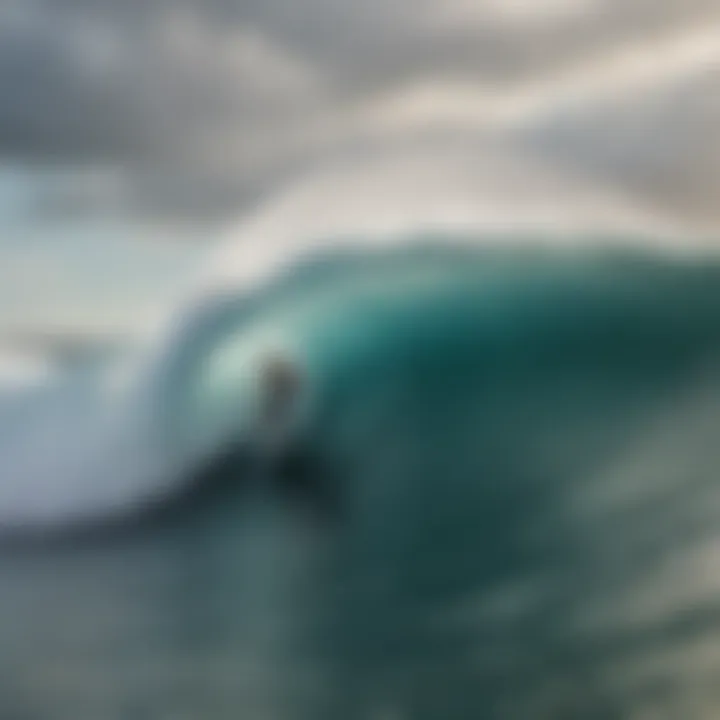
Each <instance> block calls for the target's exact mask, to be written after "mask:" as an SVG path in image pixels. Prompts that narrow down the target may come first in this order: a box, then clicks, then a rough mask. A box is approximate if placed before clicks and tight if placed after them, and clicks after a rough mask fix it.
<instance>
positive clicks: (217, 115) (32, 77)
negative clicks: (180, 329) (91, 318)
mask: <svg viewBox="0 0 720 720" xmlns="http://www.w3.org/2000/svg"><path fill="white" fill-rule="evenodd" d="M714 5H716V4H715V2H714V0H602V1H600V0H535V1H534V2H533V1H532V0H526V1H525V2H522V3H521V2H512V1H511V0H508V2H499V0H486V1H485V2H483V3H478V2H469V0H444V1H443V2H437V0H365V2H362V3H360V2H351V1H350V0H122V1H121V0H6V2H5V3H3V5H2V6H1V7H0V97H1V98H2V102H0V158H6V159H7V158H12V159H14V160H15V161H17V162H21V163H28V162H33V161H34V162H40V163H44V164H47V163H49V162H55V163H64V164H69V165H72V164H78V163H88V164H100V165H102V164H106V165H113V166H122V168H123V177H124V179H125V182H126V187H125V188H124V190H123V192H119V193H117V197H118V198H121V202H122V204H123V206H127V207H129V208H132V211H133V212H162V213H169V214H180V213H184V214H186V215H191V216H193V215H198V216H199V215H205V216H207V215H211V216H215V215H218V214H221V213H223V212H224V211H227V210H229V209H232V210H233V211H234V210H236V209H238V208H240V207H242V206H243V205H244V204H250V203H252V202H254V201H255V200H256V199H257V198H258V197H260V196H261V195H262V194H263V193H264V192H265V191H266V190H267V189H268V188H271V187H274V186H275V185H276V184H277V183H278V182H281V181H283V180H286V179H288V178H290V177H292V176H293V174H295V173H297V172H299V171H300V170H303V169H305V168H307V167H310V166H311V165H312V163H313V162H315V161H318V160H321V159H323V158H325V157H328V156H330V155H332V154H333V153H335V152H339V151H342V150H343V149H347V148H352V147H355V146H357V145H358V143H360V144H361V143H362V142H367V141H368V140H370V139H373V138H377V137H380V139H382V140H383V141H386V140H387V137H386V136H387V132H388V130H387V127H385V125H383V123H382V122H378V120H377V118H378V117H379V114H382V113H385V115H386V116H388V117H389V115H390V114H392V113H394V112H396V111H397V107H396V106H397V105H398V102H397V99H398V98H399V99H400V100H402V102H405V105H404V106H403V108H404V109H402V112H403V113H405V116H406V119H407V116H408V113H409V114H410V115H412V114H413V113H414V112H415V110H414V107H415V106H414V105H412V103H410V104H408V103H407V102H406V99H407V96H408V92H410V93H411V91H412V90H413V88H415V87H417V86H422V87H425V86H432V87H434V88H449V89H450V92H449V93H448V92H446V93H445V94H444V95H443V93H440V94H439V95H438V98H436V99H434V100H432V99H431V102H432V103H434V105H435V106H436V108H437V109H438V110H440V111H441V110H442V108H443V103H444V102H445V101H446V98H447V96H448V94H450V95H452V89H453V88H455V87H457V86H458V84H460V85H464V86H465V87H472V88H475V89H476V90H477V91H478V92H479V93H484V94H485V95H488V94H493V93H494V94H496V95H497V96H498V97H501V96H503V95H507V94H510V95H512V94H513V93H515V94H517V93H518V92H520V93H522V90H523V88H525V87H526V86H527V87H530V88H532V87H533V86H534V85H537V84H538V79H539V78H540V79H542V78H543V77H552V76H554V75H560V76H561V75H563V73H566V72H567V71H568V70H572V68H574V67H576V66H579V65H580V66H581V65H582V64H583V63H584V62H586V61H587V60H588V58H597V57H599V58H602V56H603V54H604V53H610V54H612V52H613V51H614V50H615V48H617V47H621V46H624V45H628V46H632V44H633V43H636V42H637V43H643V42H648V41H653V40H655V39H658V41H659V40H661V39H662V38H664V37H666V36H671V35H672V34H673V33H682V32H683V31H684V29H685V28H692V27H695V26H698V25H702V24H703V23H705V22H706V21H707V19H708V18H712V13H713V12H715V11H716V8H714V7H713V6H714ZM706 82H707V83H709V90H708V87H703V88H700V87H699V85H698V86H697V87H696V86H695V85H693V86H691V87H689V88H688V89H687V90H686V91H684V92H685V93H686V94H685V95H682V91H681V90H679V89H677V88H671V89H670V90H667V89H663V90H661V91H655V92H656V94H655V95H654V96H653V97H652V98H650V100H649V101H647V102H646V101H645V99H644V97H633V98H627V99H625V100H623V102H622V103H619V104H618V103H614V104H613V103H611V104H610V105H608V106H606V107H604V109H602V111H597V112H596V113H595V111H593V112H594V113H595V114H593V115H592V116H591V117H585V116H582V115H580V116H579V117H569V116H564V117H561V118H560V121H558V120H557V118H551V120H547V119H545V120H544V121H543V122H541V123H540V124H539V126H538V127H536V128H535V127H533V128H530V131H529V132H528V133H526V134H527V137H526V136H524V135H523V136H521V137H520V140H521V141H529V144H530V146H531V147H532V148H533V149H534V150H539V151H540V152H542V153H544V154H545V155H546V156H547V157H549V158H550V159H551V160H552V161H557V162H562V163H565V164H569V165H571V166H572V167H573V169H574V170H577V169H578V168H579V169H580V170H581V171H587V173H588V174H589V175H593V176H596V177H597V178H598V179H600V180H602V181H603V182H605V181H608V182H613V183H620V184H622V183H625V184H626V185H627V187H628V190H629V191H632V192H638V193H640V194H646V195H650V196H652V197H653V198H655V197H657V198H661V197H662V198H664V197H666V195H667V190H666V188H663V187H660V184H659V182H658V181H657V174H656V172H655V171H656V169H657V167H658V163H660V164H662V163H665V164H664V165H663V168H664V170H663V172H677V173H679V175H678V177H680V178H685V180H684V181H683V183H678V186H679V185H680V184H682V186H683V188H685V189H684V190H683V192H684V194H685V195H687V196H688V197H687V198H685V199H683V198H682V197H680V196H681V195H682V194H683V192H680V191H678V192H677V193H676V195H677V197H678V203H681V204H682V203H684V204H687V203H690V204H692V203H695V204H702V207H703V208H704V207H705V204H704V201H702V200H700V199H699V198H700V193H699V191H698V190H697V189H695V188H696V186H698V185H699V180H698V178H701V177H702V178H704V179H705V178H707V177H714V174H713V170H714V157H713V156H712V155H703V154H702V153H698V152H696V151H695V150H694V149H693V150H692V152H690V153H688V152H686V151H685V150H686V148H685V147H684V146H683V144H682V142H677V136H678V135H680V136H682V137H687V138H688V142H690V141H691V142H692V143H694V144H698V143H699V144H700V145H701V144H702V141H701V140H699V139H698V138H708V140H710V139H713V138H714V137H715V136H714V134H713V132H714V131H713V129H712V128H713V126H712V123H711V122H710V120H714V119H715V118H716V115H715V114H714V110H713V109H712V107H708V106H707V104H703V103H702V102H701V100H700V99H699V98H702V96H703V95H704V94H707V92H708V91H710V92H712V90H713V89H714V88H717V78H716V76H713V77H711V78H710V80H707V81H706ZM550 84H552V83H550ZM411 94H412V93H411ZM433 97H434V96H433ZM681 97H682V100H679V99H678V98H681ZM444 98H445V99H444ZM653 98H654V99H653ZM658 98H659V99H658ZM663 98H665V99H663ZM402 102H401V103H400V105H402ZM668 102H673V103H675V102H682V103H683V104H685V105H686V106H687V108H688V109H687V111H686V112H684V113H682V112H680V113H677V112H669V111H668V109H667V107H665V106H664V105H663V103H666V104H667V103H668ZM393 108H395V109H393ZM408 108H409V109H408ZM440 115H441V116H442V112H440ZM393 122H394V121H393ZM413 122H414V121H413V119H412V117H410V119H409V120H408V121H407V122H406V123H405V125H404V126H402V132H404V133H408V134H412V133H416V132H422V131H424V130H426V129H427V127H426V125H427V123H426V121H425V120H424V119H423V117H422V112H420V116H419V117H418V120H417V122H415V125H416V126H417V127H415V126H414V125H413ZM431 124H432V125H433V126H432V128H431V130H432V131H433V132H435V131H443V130H447V131H448V132H452V131H453V124H452V122H449V123H448V127H447V128H443V126H442V122H441V121H438V120H437V119H436V120H434V121H433V123H431ZM648 124H649V125H651V126H652V127H653V128H654V130H653V133H654V134H653V137H655V138H657V137H659V134H661V133H665V134H671V135H673V137H675V138H676V140H675V141H674V145H673V147H675V148H676V151H675V152H674V153H670V152H668V151H667V150H666V149H661V146H662V143H660V144H658V142H651V141H649V140H647V141H646V142H643V141H638V142H636V140H637V135H638V134H640V135H642V128H643V127H646V126H647V125H648ZM390 125H392V123H390ZM480 125H482V123H480ZM715 126H717V124H716V125H715ZM615 128H617V134H615ZM633 128H634V129H633ZM464 130H465V131H467V128H464ZM493 131H497V128H495V130H493ZM392 132H400V131H399V130H397V129H396V130H393V131H391V134H392ZM478 132H486V129H484V128H478ZM603 137H605V138H606V140H605V141H603ZM598 139H599V141H600V142H599V144H598V142H597V141H598ZM603 142H605V145H607V144H608V143H610V145H611V146H612V148H614V149H615V150H616V152H609V153H605V152H594V151H593V150H592V148H593V147H601V146H602V144H603ZM694 147H695V145H693V148H694ZM612 148H611V149H612ZM693 158H694V159H693ZM663 193H665V194H663ZM119 202H120V201H119Z"/></svg>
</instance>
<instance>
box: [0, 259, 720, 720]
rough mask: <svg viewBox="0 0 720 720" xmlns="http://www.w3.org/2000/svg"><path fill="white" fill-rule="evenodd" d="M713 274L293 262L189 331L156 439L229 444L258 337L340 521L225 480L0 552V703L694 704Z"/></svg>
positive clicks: (719, 354) (715, 382)
mask: <svg viewBox="0 0 720 720" xmlns="http://www.w3.org/2000/svg"><path fill="white" fill-rule="evenodd" d="M719 280H720V267H715V266H713V265H709V264H701V263H697V264H694V263H692V262H689V261H684V262H680V261H670V260H661V259H658V258H651V257H646V256H643V255H628V254H622V253H600V252H598V253H596V254H593V255H590V254H582V253H574V254H569V253H560V252H549V251H548V252H542V251H537V250H532V251H531V250H519V251H512V252H509V251H500V250H488V249H486V250H470V249H468V248H455V249H452V248H449V247H444V248H442V249H438V248H433V247H432V245H428V246H425V247H421V248H420V249H414V250H412V251H409V250H398V251H393V252H384V253H376V254H372V255H371V254H364V255H362V254H357V255H354V256H343V255H341V256H334V257H330V258H325V259H320V260H316V261H313V262H308V263H307V264H305V265H304V266H301V267H299V268H296V269H295V270H294V271H293V272H291V273H289V274H288V275H287V276H285V277H283V278H280V279H278V281H277V282H276V283H275V284H274V285H271V286H269V287H268V288H267V289H266V290H265V292H264V293H262V294H260V295H258V296H256V297H255V298H254V299H253V300H252V301H248V300H247V299H246V298H242V299H233V298H230V299H228V300H225V301H223V302H222V303H221V304H220V305H219V306H214V307H213V309H212V310H208V311H206V312H201V313H199V314H198V317H197V318H196V319H195V321H194V326H193V325H192V324H191V327H194V329H193V331H192V332H191V333H190V337H191V338H192V342H189V343H188V344H187V345H183V346H182V347H181V349H180V351H178V352H177V353H175V354H174V355H173V356H172V358H171V360H172V362H170V364H169V365H168V367H169V369H170V371H169V372H168V376H167V382H166V383H165V385H164V386H163V387H161V388H160V392H161V397H162V398H163V401H162V402H159V403H158V412H159V413H160V414H161V415H162V418H161V422H160V423H159V426H160V427H162V429H163V438H162V442H163V443H166V444H168V445H173V444H175V445H181V446H182V445H185V444H187V443H193V442H198V443H199V444H200V445H202V444H204V443H205V442H210V439H211V438H213V437H217V435H218V433H219V432H222V431H223V429H227V428H229V427H233V426H234V423H239V426H242V423H243V422H247V415H248V411H247V408H251V407H252V393H253V374H252V368H253V367H254V363H255V362H256V361H257V359H258V358H259V357H261V356H262V352H263V351H265V350H266V349H267V348H269V347H272V348H274V347H281V348H282V349H283V351H284V352H287V353H289V354H291V355H293V356H294V357H296V358H297V360H298V362H300V363H302V366H303V368H304V369H305V372H306V373H307V376H308V381H309V387H310V388H311V393H310V395H311V397H310V398H309V400H308V403H307V406H306V407H305V409H304V413H305V415H304V416H303V423H304V428H305V442H306V443H307V446H308V447H309V448H312V450H313V452H315V453H317V454H318V456H322V457H323V458H324V459H325V460H326V461H327V467H331V468H333V473H334V475H333V476H334V480H335V482H336V485H337V488H338V491H339V493H340V497H341V498H342V503H343V509H344V510H343V515H342V522H340V523H338V524H337V525H333V526H319V525H317V524H315V523H314V522H313V521H312V520H311V519H310V518H309V517H308V516H307V515H306V514H304V513H303V512H302V511H301V509H300V508H298V507H297V506H296V505H294V504H293V503H291V502H288V500H287V498H283V497H282V496H281V495H279V494H277V493H276V494H275V495H271V496H263V495H258V494H253V493H252V492H250V493H248V492H245V491H240V488H246V486H247V482H245V480H246V478H242V477H238V491H237V492H234V491H231V492H229V493H227V492H225V493H224V494H222V495H221V496H218V497H217V498H216V500H215V501H214V502H210V503H208V504H204V505H202V506H198V507H195V508H193V507H191V508H189V512H185V513H183V514H182V515H180V516H178V517H176V518H175V519H174V520H172V521H168V522H164V523H158V524H157V525H154V526H149V527H144V528H142V529H141V530H137V531H135V532H132V531H129V532H128V533H127V534H126V535H125V536H121V537H119V538H114V539H113V540H112V541H104V542H100V541H96V542H93V541H88V542H87V543H86V544H85V545H82V544H81V545H74V546H72V547H63V546H61V545H59V546H57V547H55V548H45V549H44V550H42V551H38V550H33V551H27V552H20V551H18V550H13V552H12V553H10V554H5V555H3V556H2V557H1V558H0V582H1V584H2V588H3V591H2V593H1V594H0V647H1V648H2V651H1V652H0V657H1V658H2V660H3V661H4V662H3V664H4V667H3V668H2V672H1V673H0V708H2V709H3V711H4V712H5V714H6V715H8V716H10V714H11V713H13V712H16V713H18V715H17V716H18V717H33V718H34V717H38V718H46V717H47V718H53V719H54V718H66V717H67V718H74V719H79V718H93V719H96V718H125V717H127V718H130V717H133V718H137V717H148V718H150V717H152V718H166V717H167V718H186V717H187V718H237V717H243V718H249V719H251V720H254V719H255V718H257V719H258V720H260V719H261V718H262V719H265V718H281V719H286V718H287V719H288V720H291V719H292V720H294V719H295V718H303V719H304V718H348V719H352V718H367V719H368V720H369V719H373V720H375V719H381V720H382V719H386V718H393V719H394V718H402V719H405V718H412V719H416V718H417V719H420V720H425V719H428V720H435V719H443V720H444V719H445V718H468V719H470V718H472V719H475V718H480V717H482V718H528V717H532V718H615V717H714V716H716V714H715V713H714V712H713V708H714V707H716V705H715V703H716V701H717V694H718V692H717V691H716V690H715V689H714V688H715V686H716V685H717V683H716V680H717V676H718V673H719V672H720V652H716V651H714V650H713V641H715V640H716V639H720V634H719V633H718V632H717V631H718V625H717V623H718V617H720V615H718V610H720V582H715V583H713V577H714V570H713V569H714V568H715V569H717V561H716V560H715V559H714V552H713V547H717V544H716V540H717V539H720V487H718V483H717V472H718V471H717V467H718V460H720V443H719V442H718V441H720V424H718V414H719V413H720V405H718V400H720V365H718V358H720V322H719V321H720V282H718V281H719ZM218 307H219V308H220V309H219V310H218ZM99 481H102V479H101V478H100V479H99ZM687 708H690V710H688V709H687ZM653 712H655V713H656V714H655V715H652V714H650V713H653ZM23 713H24V715H23ZM642 713H646V714H645V715H643V714H642ZM663 713H664V714H663ZM693 713H694V714H693Z"/></svg>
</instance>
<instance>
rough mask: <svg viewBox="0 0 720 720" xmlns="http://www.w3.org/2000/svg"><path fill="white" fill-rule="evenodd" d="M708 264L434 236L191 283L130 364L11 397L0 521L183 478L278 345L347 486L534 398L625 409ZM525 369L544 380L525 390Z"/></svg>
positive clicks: (232, 427) (516, 429) (684, 316)
mask: <svg viewBox="0 0 720 720" xmlns="http://www.w3.org/2000/svg"><path fill="white" fill-rule="evenodd" d="M718 279H720V269H719V268H718V267H716V266H714V265H712V264H708V263H706V262H705V263H702V262H699V261H690V260H685V261H682V262H681V261H678V260H670V259H667V258H665V259H660V258H657V257H652V256H650V255H649V254H646V253H641V252H629V251H607V250H605V251H601V250H598V251H596V252H589V251H587V252H570V251H568V250H560V249H555V250H550V249H547V248H545V249H538V248H531V247H515V248H513V249H508V248H501V247H499V246H493V245H486V246H481V245H480V242H479V240H478V242H476V243H474V244H473V243H472V242H467V241H466V238H452V237H449V236H436V237H428V236H424V237H414V238H410V239H409V240H408V242H407V243H403V244H401V245H399V246H398V247H395V248H386V249H383V250H377V249H376V250H373V251H367V250H363V249H362V243H358V244H357V245H355V246H354V249H345V250H340V251H337V252H325V253H323V254H315V255H308V256H307V257H304V258H301V260H300V261H299V262H296V263H295V264H293V265H287V264H286V265H284V266H283V268H282V269H281V268H278V269H277V271H276V272H275V274H274V275H273V274H272V273H270V274H269V275H268V280H267V281H266V282H264V283H259V284H256V285H254V286H252V287H251V288H247V287H242V286H240V287H238V288H235V289H230V288H228V287H227V286H226V285H223V286H222V287H220V288H219V289H218V290H217V291H216V292H206V293H205V294H204V296H202V297H201V298H199V299H196V300H194V302H193V305H192V306H191V307H190V308H185V309H183V311H182V312H181V313H180V314H179V315H178V316H176V318H175V321H174V322H173V323H170V325H169V327H168V328H166V330H165V331H164V332H163V333H159V335H158V337H157V338H156V344H155V345H154V346H151V347H149V348H148V349H147V351H146V352H145V354H144V355H142V354H141V356H140V357H139V358H135V359H134V360H133V362H132V363H131V364H126V365H124V366H121V367H119V368H115V369H113V371H112V372H106V373H98V374H97V375H96V376H93V377H92V378H91V380H87V379H86V380H84V381H82V382H81V381H76V382H74V383H71V382H65V383H55V386H54V389H52V390H47V391H45V392H43V393H42V395H41V397H40V398H38V396H37V393H35V396H34V398H33V403H32V405H30V404H25V405H23V413H19V412H18V411H17V408H15V409H14V410H13V412H14V413H15V414H14V415H13V414H11V416H10V421H6V422H5V427H4V430H3V431H2V434H0V441H2V450H1V451H0V473H1V474H2V477H3V483H2V486H0V529H2V530H3V531H6V532H17V531H22V532H38V531H47V530H49V529H57V528H62V527H75V526H78V525H80V526H82V525H84V524H87V523H95V522H97V521H101V522H106V521H110V520H112V519H118V518H119V519H124V518H132V517H135V516H137V515H138V514H142V513H143V512H145V511H146V510H147V509H148V508H157V507H165V506H166V505H167V504H171V503H172V502H173V501H174V500H177V499H179V498H182V497H183V496H185V495H187V493H188V492H189V491H190V490H191V489H193V488H195V489H196V484H197V477H198V475H197V473H194V470H195V469H197V468H199V467H202V466H203V464H204V463H207V462H208V461H209V460H210V459H211V458H212V457H214V456H215V454H217V453H219V452H221V451H222V450H223V449H224V448H225V447H227V446H228V445H229V444H231V443H233V442H235V441H237V440H239V439H241V438H242V437H243V436H244V434H245V433H247V431H248V429H249V428H250V427H251V425H252V418H253V413H254V408H255V403H256V401H257V398H256V392H257V373H258V370H259V367H260V365H261V364H262V361H263V357H264V355H266V354H267V353H270V352H276V351H277V350H278V349H279V350H281V351H282V352H283V353H285V354H287V355H288V356H290V357H292V358H294V359H295V361H296V362H297V363H299V364H300V365H302V367H303V368H304V369H305V372H306V375H307V378H308V390H309V391H308V393H307V399H308V402H307V404H306V405H307V406H306V407H305V408H304V412H305V417H304V420H303V424H304V427H305V431H306V432H305V436H306V442H307V443H308V444H309V445H312V446H313V447H315V448H319V449H321V450H322V452H324V453H326V454H327V455H330V456H332V458H333V461H334V462H336V464H337V467H338V468H340V469H339V470H338V479H337V482H338V483H341V484H343V487H344V488H346V490H347V488H350V490H347V492H352V490H351V489H352V488H353V487H355V486H357V485H360V486H367V485H373V484H374V483H373V481H372V480H371V479H370V478H372V477H374V476H375V475H377V474H378V473H379V474H380V475H383V474H388V473H389V474H393V473H392V472H391V471H390V470H389V468H390V467H391V466H392V467H395V465H397V463H400V465H403V464H408V463H410V464H412V463H420V464H421V465H423V466H425V467H431V466H432V467H437V469H438V472H439V473H441V474H444V475H447V474H448V473H449V472H450V473H451V472H453V471H451V470H450V468H454V472H457V473H458V474H459V475H463V476H465V477H467V478H470V477H475V476H477V474H478V472H479V470H478V468H479V467H480V466H481V465H483V463H485V462H487V459H488V458H489V457H490V455H491V453H490V448H491V447H493V446H494V444H496V443H498V442H502V443H504V444H505V445H507V444H508V443H510V444H512V442H513V441H514V439H515V440H517V441H518V442H520V439H519V436H520V435H523V433H524V434H525V439H524V440H523V441H522V442H527V439H528V438H530V437H533V436H534V437H535V442H536V444H539V445H542V442H544V441H542V440H541V438H542V437H543V436H544V434H545V433H546V430H547V428H544V427H542V425H541V424H540V425H534V424H533V422H536V423H539V422H540V421H539V420H537V419H536V420H535V421H531V420H529V418H533V417H535V415H536V414H537V413H540V414H541V413H542V411H543V406H544V403H548V404H550V405H551V406H553V407H554V408H555V410H556V411H557V410H558V407H560V406H563V407H564V406H566V407H565V411H566V413H567V414H568V416H569V415H572V413H573V412H576V413H577V412H578V406H579V405H580V404H581V405H582V407H583V408H584V412H587V407H588V403H596V404H597V412H598V413H602V412H603V410H602V408H603V405H604V404H605V402H606V398H607V395H608V393H610V395H612V396H613V398H615V397H616V396H617V394H618V392H619V393H620V394H623V393H624V394H625V395H626V405H628V407H630V408H632V406H633V402H635V403H640V401H641V399H642V398H645V399H646V400H648V401H649V400H650V399H652V398H655V397H657V396H658V395H661V394H662V392H661V391H662V388H663V387H667V386H670V385H671V384H672V382H671V381H672V380H673V378H676V377H677V376H678V375H680V374H682V373H684V372H687V371H688V367H690V366H691V365H692V364H693V363H695V362H699V361H700V359H701V358H704V357H706V356H707V355H708V354H711V353H712V352H714V350H715V348H716V344H717V342H718V340H719V339H720V323H718V319H720V290H718V288H720V283H718ZM573 383H574V385H575V389H574V390H573V389H572V388H573ZM528 387H530V388H533V389H534V390H533V392H535V393H536V391H537V388H538V387H543V388H544V390H543V393H542V394H541V398H540V399H538V398H531V397H530V396H529V395H528V398H527V402H526V403H525V405H523V404H522V402H520V401H521V400H522V398H523V396H524V393H525V392H526V389H527V388H528ZM553 388H557V390H553ZM554 392H557V396H556V397H553V393H554ZM536 394H537V393H536ZM504 396H507V397H506V398H505V400H502V401H501V398H503V397H504ZM518 403H520V404H518ZM536 405H537V407H536ZM13 407H15V406H13ZM511 408H514V409H513V410H511ZM518 408H520V410H518ZM518 413H519V414H518ZM528 423H529V424H528ZM388 438H393V440H392V442H388V441H387V439H388ZM499 438H502V440H500V439H499ZM554 442H559V440H557V439H556V440H555V441H554ZM394 464H395V465H394ZM441 467H443V468H444V469H443V470H441V469H440V468H441ZM379 468H382V469H379ZM396 470H397V468H396ZM393 472H394V474H395V476H396V477H402V476H406V475H407V472H405V473H402V472H400V471H399V470H397V471H396V472H395V471H393ZM238 474H241V472H240V470H239V469H238ZM206 476H207V474H205V475H203V476H202V477H203V478H205V479H204V480H203V482H209V481H208V480H207V479H206ZM351 477H354V478H355V479H354V480H350V479H349V478H351ZM238 484H241V483H240V482H239V481H238Z"/></svg>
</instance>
